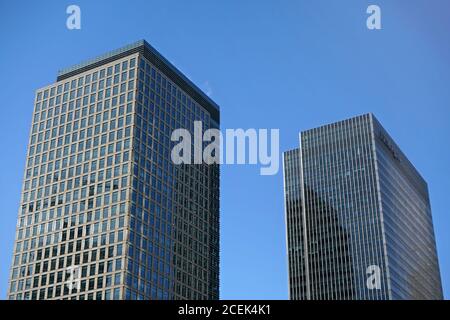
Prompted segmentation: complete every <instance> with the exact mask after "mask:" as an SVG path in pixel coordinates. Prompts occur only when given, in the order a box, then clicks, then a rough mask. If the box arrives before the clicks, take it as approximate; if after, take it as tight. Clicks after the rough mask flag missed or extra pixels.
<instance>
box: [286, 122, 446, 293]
mask: <svg viewBox="0 0 450 320" xmlns="http://www.w3.org/2000/svg"><path fill="white" fill-rule="evenodd" d="M300 140H301V147H300V148H299V149H295V150H291V151H288V152H286V153H284V186H285V210H286V226H287V247H288V265H289V290H290V298H291V299H313V300H322V299H327V300H341V299H345V300H350V299H369V300H381V299H382V300H386V299H442V289H441V283H440V275H439V267H438V262H437V256H436V247H435V240H434V231H433V224H432V220H431V210H430V203H429V198H428V190H427V186H426V183H425V182H424V181H423V179H422V178H421V176H420V175H419V173H418V172H417V171H416V170H415V169H414V167H413V166H412V164H411V163H410V162H409V161H408V160H407V159H406V157H405V156H404V155H403V153H402V152H401V151H400V149H399V148H398V147H397V146H396V145H395V143H394V142H393V141H392V139H391V138H390V137H389V136H388V134H387V133H386V132H385V131H384V129H383V128H382V127H381V125H380V124H379V122H378V121H377V120H376V119H375V117H374V116H373V115H372V114H366V115H362V116H359V117H355V118H352V119H348V120H344V121H340V122H337V123H333V124H330V125H326V126H322V127H319V128H315V129H312V130H308V131H304V132H302V133H301V135H300ZM374 268H375V269H376V270H377V275H379V277H378V281H377V283H378V285H377V286H376V287H373V286H370V285H369V284H368V279H369V278H370V276H371V275H372V274H373V273H372V271H373V270H374Z"/></svg>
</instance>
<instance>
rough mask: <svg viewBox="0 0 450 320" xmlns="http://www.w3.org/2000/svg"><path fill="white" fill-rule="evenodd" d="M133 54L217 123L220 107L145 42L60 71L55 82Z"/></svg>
mask: <svg viewBox="0 0 450 320" xmlns="http://www.w3.org/2000/svg"><path fill="white" fill-rule="evenodd" d="M133 53H140V54H142V55H143V56H144V57H145V58H146V59H147V60H149V61H150V62H151V63H152V64H153V65H155V66H156V67H157V68H158V69H159V70H160V71H161V72H163V73H164V74H165V75H166V76H167V77H168V78H170V79H171V80H172V81H173V82H174V83H175V84H176V85H177V86H179V87H180V88H181V89H182V90H183V91H184V92H186V93H187V94H188V95H190V96H191V97H192V98H193V99H194V100H195V101H196V102H197V103H199V104H200V105H201V106H203V107H204V108H205V109H206V110H207V111H208V112H209V113H210V114H211V117H212V119H214V120H215V121H216V122H217V123H219V120H220V112H219V111H220V107H219V106H218V105H217V104H216V103H215V102H214V101H213V100H212V99H211V98H210V97H208V96H207V95H206V94H205V93H204V92H203V91H202V90H201V89H200V88H198V87H197V86H196V85H195V84H194V83H193V82H192V81H191V80H189V79H188V78H187V77H186V76H185V75H184V74H183V73H182V72H181V71H180V70H178V69H177V68H176V67H175V66H174V65H173V64H171V63H170V62H169V61H168V60H167V59H166V58H164V57H163V56H162V55H161V54H160V53H159V52H158V51H157V50H156V49H155V48H153V47H152V46H151V45H150V44H149V43H148V42H147V41H145V40H139V41H136V42H134V43H131V44H129V45H126V46H124V47H122V48H119V49H116V50H112V51H109V52H107V53H105V54H102V55H100V56H98V57H96V58H93V59H89V60H86V61H84V62H81V63H78V64H76V65H73V66H71V67H68V68H64V69H61V70H59V71H58V76H57V79H56V80H57V81H62V80H65V79H67V78H70V77H73V76H75V75H77V74H80V73H83V72H86V71H88V70H91V69H94V68H97V67H99V66H102V65H104V64H107V63H110V62H113V61H114V60H117V59H120V58H123V57H126V56H128V55H131V54H133Z"/></svg>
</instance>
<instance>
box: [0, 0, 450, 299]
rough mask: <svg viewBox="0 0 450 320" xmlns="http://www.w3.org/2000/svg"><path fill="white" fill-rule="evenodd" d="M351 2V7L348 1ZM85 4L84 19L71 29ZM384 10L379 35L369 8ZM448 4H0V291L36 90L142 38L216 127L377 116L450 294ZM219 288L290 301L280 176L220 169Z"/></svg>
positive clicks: (225, 293)
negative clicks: (425, 194)
mask: <svg viewBox="0 0 450 320" xmlns="http://www.w3.org/2000/svg"><path fill="white" fill-rule="evenodd" d="M344 3H345V5H344ZM70 4H77V5H79V6H80V7H81V14H82V25H81V27H82V29H81V30H73V31H69V30H68V29H67V28H66V18H67V15H66V13H65V11H66V7H67V6H68V5H70ZM369 4H377V5H379V6H380V7H381V11H382V27H383V29H382V30H380V31H369V30H368V29H367V28H366V18H367V14H366V8H367V6H368V5H369ZM449 9H450V3H449V2H448V1H447V0H389V1H387V0H371V1H370V2H369V1H365V0H346V1H333V0H329V1H325V0H297V1H261V0H259V1H229V0H227V1H224V0H223V1H208V0H205V1H200V0H192V1H126V2H125V1H123V2H119V1H77V0H76V1H73V2H72V1H71V2H68V1H39V2H38V1H32V2H31V1H30V2H25V1H9V2H6V1H2V2H0V12H1V17H0V30H1V31H0V36H1V42H0V43H1V47H0V64H1V68H0V88H1V89H0V101H1V104H0V139H1V148H2V150H3V152H2V155H1V157H0V168H1V179H0V243H1V246H0V297H1V298H4V297H5V296H6V288H7V278H8V272H9V266H10V262H11V254H12V244H13V240H14V233H15V225H16V218H17V208H18V203H19V197H20V189H21V180H22V175H23V168H24V164H25V154H26V145H27V142H28V132H29V125H30V121H31V112H32V108H33V106H32V103H33V97H34V90H35V89H37V88H39V87H42V86H45V85H47V84H49V83H52V82H54V81H55V80H56V72H57V70H58V69H61V68H63V67H67V66H70V65H72V64H75V63H78V62H80V61H82V60H84V59H86V58H92V57H94V56H96V55H99V54H102V53H104V52H107V51H109V50H112V49H115V48H118V47H121V46H123V45H125V44H128V43H131V42H134V41H136V40H138V39H146V40H147V41H149V42H150V43H151V44H152V45H153V46H154V47H155V48H156V49H158V50H159V51H160V52H161V53H162V54H163V55H164V56H165V57H166V58H167V59H169V60H170V61H171V62H172V63H173V64H175V65H176V66H177V67H178V68H179V69H180V70H181V71H183V72H184V73H185V74H186V75H187V76H188V77H189V78H190V79H191V80H193V81H194V82H195V83H196V84H197V85H198V86H199V87H200V88H202V89H203V90H205V91H208V92H209V93H210V94H211V97H212V98H213V99H214V100H215V101H216V102H217V103H218V104H219V105H220V106H221V126H222V128H223V129H224V128H239V127H241V128H279V129H280V145H281V150H287V149H290V148H293V147H296V146H298V132H299V131H300V130H305V129H309V128H312V127H315V126H318V125H321V124H324V123H329V122H334V121H337V120H341V119H344V118H347V117H351V116H354V115H357V114H362V113H365V112H369V111H370V112H373V113H374V114H375V115H376V116H377V118H378V119H379V120H380V121H381V123H382V124H383V125H384V127H385V128H386V129H387V130H388V131H389V132H390V134H391V135H392V136H393V138H394V139H395V140H396V141H397V143H398V144H399V145H400V147H401V148H402V149H403V151H404V152H405V153H406V154H407V156H408V157H409V159H410V160H411V161H412V162H413V163H414V165H415V166H416V168H417V169H418V170H419V171H420V172H421V173H422V175H423V176H424V178H425V179H426V180H427V182H428V184H429V189H430V196H431V202H432V210H433V218H434V223H435V232H436V239H437V245H438V254H439V259H440V267H441V274H442V280H443V286H444V291H445V295H446V298H449V297H450V250H449V244H450V233H449V232H448V230H449V227H450V215H449V213H448V192H449V190H450V174H449V170H450V169H449V163H450V148H449V142H448V141H449V138H450V90H449V88H448V84H449V83H450V42H449V41H448V30H450V20H449V19H448V13H449ZM221 179H222V180H221V227H222V229H221V297H222V298H224V299H231V298H236V299H241V298H243V299H245V298H252V299H259V298H261V299H264V298H270V299H286V298H287V296H288V295H287V267H286V254H285V231H284V211H283V210H284V209H283V193H282V172H281V170H280V172H279V174H278V175H275V176H260V175H259V167H258V166H236V165H235V166H227V165H224V166H223V167H222V170H221Z"/></svg>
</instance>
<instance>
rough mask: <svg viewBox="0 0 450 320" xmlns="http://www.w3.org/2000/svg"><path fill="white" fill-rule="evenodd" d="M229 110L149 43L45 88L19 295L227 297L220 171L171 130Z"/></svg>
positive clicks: (19, 261) (24, 208)
mask: <svg viewBox="0 0 450 320" xmlns="http://www.w3.org/2000/svg"><path fill="white" fill-rule="evenodd" d="M196 120H200V121H202V123H203V126H204V130H206V129H208V128H219V107H218V106H217V105H216V104H215V103H214V102H213V101H212V100H211V99H210V98H209V97H208V96H206V95H205V94H203V93H202V91H201V90H200V89H198V88H197V87H196V86H195V85H194V84H193V83H192V82H191V81H189V80H188V79H187V78H186V77H185V76H183V74H182V73H181V72H180V71H178V70H177V69H176V68H175V67H174V66H173V65H171V64H170V63H169V62H168V61H167V60H166V59H165V58H163V57H162V56H161V55H160V54H159V53H158V52H157V51H156V50H155V49H154V48H153V47H151V46H150V45H149V44H148V43H147V42H145V41H138V42H136V43H134V44H131V45H128V46H126V47H124V48H121V49H118V50H114V51H112V52H109V53H107V54H105V55H103V56H100V57H98V58H95V59H93V60H89V61H87V62H84V63H81V64H79V65H76V66H74V67H71V68H68V69H66V70H62V71H60V72H59V74H58V77H57V81H56V83H54V84H51V85H49V86H47V87H44V88H42V89H39V90H37V92H36V97H35V104H34V111H33V119H32V126H31V132H30V140H29V146H28V151H27V161H26V168H25V174H24V181H23V188H22V197H21V204H20V209H19V217H18V224H17V233H16V240H15V246H14V253H13V261H12V266H11V274H10V284H9V290H8V298H9V299H11V300H23V299H25V300H28V299H33V300H34V299H77V300H85V299H89V300H91V299H95V300H100V299H218V298H219V168H218V165H216V164H214V165H206V164H198V165H175V164H173V163H172V161H171V156H170V155H171V148H172V147H173V144H174V142H172V141H171V133H172V131H173V130H174V129H178V128H186V129H188V130H190V131H191V132H192V131H193V123H194V121H196Z"/></svg>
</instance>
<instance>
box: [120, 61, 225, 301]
mask: <svg viewBox="0 0 450 320" xmlns="http://www.w3.org/2000/svg"><path fill="white" fill-rule="evenodd" d="M135 117H136V120H135V123H136V126H135V132H134V141H133V146H134V147H133V159H134V166H133V183H132V206H131V223H130V229H131V230H130V239H129V252H128V265H127V266H128V267H127V274H126V279H127V281H126V291H125V298H126V299H218V298H219V292H218V288H219V273H218V271H219V194H218V190H219V169H218V165H174V164H173V163H172V161H171V155H170V154H171V149H172V147H173V146H174V142H172V141H170V136H171V133H172V131H173V130H174V129H177V128H186V129H188V130H189V131H190V132H191V134H193V130H194V121H202V123H203V130H207V129H209V128H212V127H214V128H218V124H216V123H215V121H214V120H212V118H211V117H210V115H209V113H208V112H207V111H206V110H205V109H204V108H203V107H202V106H201V105H199V104H197V103H196V102H195V101H194V100H193V99H192V98H191V97H190V96H189V95H187V94H186V93H185V92H184V91H183V90H181V89H180V88H179V87H178V86H176V85H175V84H174V83H173V82H172V81H171V80H170V79H169V78H167V77H166V76H165V75H164V74H163V73H162V72H160V70H159V69H158V68H157V67H156V66H154V65H153V64H152V63H150V61H148V60H147V59H146V58H145V57H143V56H142V57H140V62H139V74H138V91H137V105H136V115H135ZM192 147H194V145H192Z"/></svg>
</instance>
